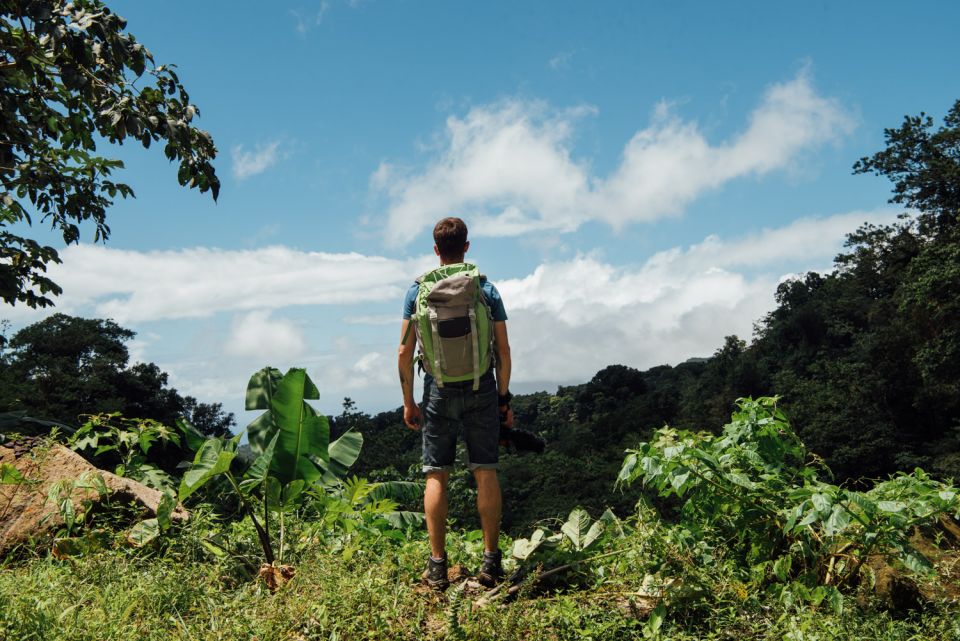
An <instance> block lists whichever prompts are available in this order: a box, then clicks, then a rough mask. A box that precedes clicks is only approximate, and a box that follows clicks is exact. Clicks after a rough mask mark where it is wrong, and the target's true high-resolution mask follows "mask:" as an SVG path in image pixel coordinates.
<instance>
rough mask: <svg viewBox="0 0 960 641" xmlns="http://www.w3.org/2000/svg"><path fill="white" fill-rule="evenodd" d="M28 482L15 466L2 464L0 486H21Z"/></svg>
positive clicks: (0, 465) (0, 466)
mask: <svg viewBox="0 0 960 641" xmlns="http://www.w3.org/2000/svg"><path fill="white" fill-rule="evenodd" d="M26 480H27V479H26V478H25V477H24V476H23V474H21V473H20V470H18V469H17V468H15V467H14V466H12V465H10V464H9V463H2V464H0V485H19V484H20V483H24V482H26Z"/></svg>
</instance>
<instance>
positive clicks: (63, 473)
mask: <svg viewBox="0 0 960 641" xmlns="http://www.w3.org/2000/svg"><path fill="white" fill-rule="evenodd" d="M38 443H40V442H31V443H30V445H31V446H35V445H37V444H38ZM14 445H15V447H6V446H0V463H6V464H10V465H13V466H14V467H15V468H16V469H17V470H18V471H19V472H20V473H21V474H22V475H23V476H24V477H26V479H27V482H25V483H20V484H18V485H0V556H2V555H4V554H5V553H6V552H7V551H9V550H10V549H12V548H13V547H15V546H17V545H20V544H22V543H26V542H28V541H31V540H33V541H36V540H43V539H49V538H52V537H53V535H54V534H56V532H57V530H58V529H59V528H61V527H62V526H63V519H62V518H61V516H60V511H59V510H58V509H57V507H56V506H55V505H53V504H52V503H51V502H49V501H48V500H47V494H48V492H49V491H50V487H51V486H52V485H53V484H54V483H57V482H59V481H63V480H67V479H69V480H74V479H77V478H78V477H80V476H81V475H82V474H84V473H87V474H90V475H92V474H99V475H100V476H101V477H102V478H103V480H104V484H105V485H106V487H107V492H108V495H109V496H110V499H111V501H118V500H119V501H123V502H127V503H132V504H134V505H139V506H141V507H142V508H143V510H144V512H145V516H153V515H155V514H156V511H157V506H158V504H159V503H160V497H161V496H162V494H161V492H160V491H158V490H154V489H152V488H149V487H147V486H145V485H143V484H142V483H138V482H137V481H134V480H132V479H127V478H123V477H121V476H117V475H116V474H111V473H110V472H106V471H104V470H100V469H98V468H96V467H95V466H93V465H91V464H90V463H88V462H87V461H86V460H85V459H84V458H83V457H81V456H80V455H79V454H77V453H76V452H74V451H73V450H70V449H68V448H66V447H64V446H63V445H60V444H53V445H51V446H50V448H49V449H46V450H43V449H42V448H40V447H33V449H31V450H28V449H25V448H24V447H23V444H22V443H19V442H18V443H16V444H14ZM103 498H106V497H103ZM85 499H89V500H91V501H93V502H94V503H98V502H99V501H100V500H101V497H99V496H98V494H97V492H96V491H95V490H80V489H78V490H76V491H75V492H74V494H73V504H74V508H75V509H76V510H78V511H79V510H80V509H81V504H82V502H83V501H84V500H85ZM172 518H173V519H174V520H176V521H185V520H186V519H187V518H189V513H188V512H187V511H186V510H185V509H183V507H182V506H179V505H178V506H177V509H176V510H175V511H174V512H173V514H172Z"/></svg>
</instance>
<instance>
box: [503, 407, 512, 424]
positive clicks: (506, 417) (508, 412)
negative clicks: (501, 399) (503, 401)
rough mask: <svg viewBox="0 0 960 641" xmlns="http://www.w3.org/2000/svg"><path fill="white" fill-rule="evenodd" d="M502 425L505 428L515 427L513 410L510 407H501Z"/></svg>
mask: <svg viewBox="0 0 960 641" xmlns="http://www.w3.org/2000/svg"><path fill="white" fill-rule="evenodd" d="M500 425H503V426H504V427H508V428H509V427H513V410H512V409H510V406H509V405H501V406H500Z"/></svg>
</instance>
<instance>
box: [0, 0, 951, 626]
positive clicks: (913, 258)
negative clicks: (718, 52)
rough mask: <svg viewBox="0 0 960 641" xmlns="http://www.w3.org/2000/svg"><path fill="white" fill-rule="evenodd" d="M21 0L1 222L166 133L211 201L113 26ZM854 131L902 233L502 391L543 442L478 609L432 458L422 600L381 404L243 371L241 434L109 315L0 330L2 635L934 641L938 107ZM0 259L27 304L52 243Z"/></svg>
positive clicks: (151, 72)
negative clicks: (438, 585)
mask: <svg viewBox="0 0 960 641" xmlns="http://www.w3.org/2000/svg"><path fill="white" fill-rule="evenodd" d="M21 5H23V3H5V4H3V5H2V7H0V11H2V13H3V16H4V17H5V20H3V21H2V22H0V42H2V44H3V47H4V52H13V53H11V54H10V60H12V61H13V62H10V61H8V62H3V61H0V77H2V78H3V79H4V85H3V89H2V91H0V110H2V113H4V116H5V119H4V121H3V123H0V125H2V127H3V133H4V134H5V136H6V138H5V139H4V140H7V141H9V142H4V141H0V160H2V161H3V162H4V163H7V164H8V165H9V166H7V165H4V168H3V170H2V171H0V181H2V183H3V189H4V193H3V196H4V198H3V201H2V207H3V209H2V212H0V213H2V215H3V218H2V221H3V223H4V225H6V224H7V223H8V222H25V223H29V222H30V215H31V212H34V213H37V212H46V213H47V214H49V215H48V216H47V218H50V217H52V220H53V224H54V227H55V229H57V230H58V231H60V232H61V233H62V234H63V237H64V241H65V242H66V243H67V244H68V245H69V244H70V243H75V242H77V238H78V226H79V225H80V224H83V223H85V222H86V223H90V222H92V223H93V224H94V225H95V226H96V227H97V233H98V236H99V235H101V234H102V235H103V236H104V237H106V236H107V235H108V234H109V227H108V226H107V224H106V212H107V208H108V206H109V205H111V204H112V199H113V198H115V197H116V196H117V195H120V196H121V197H126V196H128V195H130V194H132V192H130V194H128V193H127V192H128V191H130V189H129V188H128V187H127V186H126V185H122V184H119V183H114V182H111V181H110V179H109V176H110V173H111V171H112V170H113V169H115V168H117V167H118V166H119V165H117V164H116V162H114V161H111V160H109V159H105V158H102V157H99V156H97V155H95V153H94V151H95V148H96V144H95V142H94V138H95V136H99V138H100V139H103V140H109V141H111V142H120V141H122V140H124V139H130V140H132V141H135V142H139V143H140V144H142V145H143V146H144V147H147V148H149V147H150V145H151V144H152V143H159V144H162V145H164V154H165V155H166V157H167V158H168V159H169V160H171V161H173V162H177V163H178V164H179V172H178V176H177V180H178V182H179V183H180V184H181V185H183V186H186V187H189V188H196V189H198V190H199V191H200V192H210V193H211V195H212V196H214V198H216V197H217V195H218V193H219V189H220V182H219V179H218V178H217V177H216V174H215V172H214V170H213V166H212V164H211V161H212V160H213V158H214V156H215V155H216V150H215V147H214V146H213V144H212V140H211V139H210V137H209V135H208V134H207V133H206V132H203V131H201V130H199V129H197V128H196V127H195V125H194V124H192V122H193V118H194V116H195V113H196V109H195V107H194V106H193V105H192V103H190V102H189V96H188V95H187V94H186V91H185V89H184V88H183V86H182V85H181V84H180V81H179V78H178V77H177V75H176V73H175V72H174V71H173V70H172V69H171V68H170V67H164V66H163V65H155V64H154V61H153V57H152V54H150V53H149V52H148V51H146V50H145V49H144V48H143V47H142V46H141V45H139V43H137V42H136V41H135V40H134V39H133V38H132V37H131V36H129V35H128V34H126V33H125V31H124V29H125V26H126V25H125V22H124V21H122V19H120V18H119V17H117V16H116V15H115V14H112V13H110V12H109V10H105V8H104V7H103V6H102V4H100V3H98V2H91V3H85V2H81V3H76V4H74V3H70V4H64V3H61V2H46V3H45V2H32V3H28V4H27V5H23V6H21ZM50 7H53V8H54V9H55V12H54V11H52V10H50ZM88 9H89V11H88ZM95 9H96V10H98V11H94V10H95ZM14 17H15V18H16V19H14ZM70 25H72V26H70ZM77 25H81V26H82V27H83V28H76V26H77ZM68 26H70V28H67V27H68ZM44 48H46V49H44ZM41 50H42V53H38V52H39V51H41ZM14 54H16V55H14ZM8 63H9V64H8ZM90 69H93V70H94V71H96V72H97V73H96V74H89V75H88V73H87V72H89V71H90ZM131 77H132V78H134V80H136V79H140V78H141V77H143V78H146V79H147V80H148V81H149V82H152V83H154V85H152V86H144V85H143V84H141V85H140V86H138V87H136V88H134V87H133V84H134V83H133V81H131ZM44 91H46V93H44ZM56 105H60V106H59V107H57V106H56ZM933 107H940V106H939V105H936V106H933ZM65 114H70V115H69V116H68V115H65ZM884 136H885V147H884V148H883V149H880V150H878V151H876V152H875V153H873V154H872V155H869V156H865V157H863V158H861V159H859V160H855V161H854V162H853V163H852V171H853V173H854V174H865V175H874V176H880V177H883V178H886V179H888V180H889V182H890V184H891V189H892V195H891V197H890V201H891V202H892V203H894V204H896V205H897V206H899V207H901V208H902V211H903V213H902V215H901V216H900V217H899V218H898V219H897V220H896V221H895V222H893V223H890V224H887V225H872V224H865V225H863V226H861V227H859V228H857V229H852V230H850V233H849V235H848V236H847V242H846V245H845V248H844V250H843V251H842V252H841V253H840V254H839V255H838V256H837V257H836V258H835V261H834V263H833V266H832V268H831V269H830V270H829V271H825V272H809V273H806V274H803V275H800V276H797V277H794V278H790V279H788V280H785V281H784V282H782V283H781V284H780V285H779V286H778V287H777V290H776V292H775V305H774V307H773V309H772V311H770V312H769V313H767V314H766V315H765V316H763V317H762V318H758V319H756V322H755V325H754V333H753V335H752V336H750V337H738V336H728V337H726V339H725V340H724V342H723V344H722V345H718V346H717V347H716V350H715V351H714V353H713V354H711V355H702V354H691V355H689V357H690V358H689V359H688V360H685V361H684V362H680V363H678V364H675V365H670V364H663V365H659V366H656V367H651V368H648V369H644V370H640V369H637V368H635V367H631V366H630V365H629V364H624V363H614V364H610V365H609V366H607V367H605V368H603V369H602V370H600V371H598V372H597V373H596V374H594V375H593V377H592V378H591V379H590V380H589V381H586V382H584V383H582V384H579V385H571V386H562V387H559V388H558V389H556V390H544V391H541V392H538V393H534V394H525V395H517V396H516V397H515V398H514V399H513V401H512V406H513V409H514V413H515V418H516V426H515V429H522V430H526V431H529V432H531V433H533V434H534V435H535V436H536V437H538V438H539V439H542V441H543V442H544V443H545V448H544V451H543V452H542V453H537V452H530V451H521V450H519V449H518V448H517V447H516V446H515V445H505V446H504V447H503V450H502V456H501V466H500V479H501V481H500V482H501V486H502V488H503V496H504V513H503V522H502V529H503V532H504V536H503V537H502V539H501V544H500V545H501V549H502V551H503V552H504V557H505V565H506V569H507V571H508V578H507V580H506V581H505V582H503V583H501V584H500V585H498V586H497V587H495V588H493V589H490V590H486V589H484V588H483V586H481V585H479V584H478V583H477V582H476V581H474V580H473V579H472V574H473V570H474V569H475V567H476V564H477V559H478V557H479V554H480V552H482V550H483V547H482V540H481V539H482V534H481V532H480V531H479V530H478V527H479V524H478V523H477V522H476V517H475V516H473V515H474V509H473V502H474V500H475V498H474V495H475V492H474V488H473V481H472V477H471V476H470V474H469V473H468V472H467V471H466V470H464V469H462V468H461V469H459V470H458V471H457V472H456V473H455V474H454V476H453V478H452V482H451V488H450V501H451V509H450V525H451V527H450V528H449V532H448V535H447V549H448V550H449V552H448V553H449V556H450V559H451V562H452V563H451V565H452V567H451V568H450V580H451V586H450V588H449V589H448V590H447V591H446V592H444V593H438V592H435V591H432V590H430V589H428V588H427V587H426V586H425V585H423V584H421V583H420V581H419V579H420V572H421V570H422V569H423V563H424V559H425V558H426V557H427V554H428V551H429V545H428V542H427V537H426V533H425V530H424V526H423V521H424V516H423V514H422V500H423V483H422V474H421V473H420V471H419V470H420V447H421V446H420V436H419V434H418V433H417V432H414V431H411V430H408V429H407V428H406V427H405V426H404V424H403V420H402V411H401V409H399V408H398V409H395V410H392V411H387V412H381V413H377V414H371V413H367V412H364V411H363V409H362V408H360V407H358V406H357V404H356V403H355V402H354V401H353V400H352V399H350V398H345V399H343V403H342V412H341V413H340V414H337V415H332V416H325V415H323V414H322V413H320V412H318V411H317V410H316V409H315V407H314V406H313V405H312V404H311V402H310V401H315V400H317V399H318V398H320V397H321V395H322V394H324V390H322V389H319V388H318V386H317V385H316V384H315V383H314V382H313V380H312V379H311V378H310V375H309V373H308V372H307V370H306V369H305V368H297V367H295V368H291V369H290V370H288V371H286V372H283V371H280V370H278V369H276V368H274V367H271V366H270V365H269V364H265V366H264V367H263V368H262V369H260V370H258V371H256V372H252V373H251V376H250V378H249V383H248V385H247V388H246V390H245V408H246V409H247V410H249V411H257V412H260V413H259V414H258V415H257V417H256V418H255V419H254V420H253V421H252V422H251V423H250V424H249V425H246V426H240V425H238V424H237V421H236V418H235V417H234V416H233V415H232V414H230V413H228V412H225V411H224V409H223V405H222V404H221V403H218V402H212V403H211V402H201V401H199V400H197V399H196V398H194V397H192V396H190V395H185V394H183V393H181V392H180V391H179V390H177V389H175V388H174V387H172V386H171V385H170V376H169V375H168V374H167V373H166V372H164V371H162V369H161V367H159V366H158V365H157V364H155V363H142V362H131V350H130V346H129V345H130V342H131V341H132V340H133V339H134V337H135V333H134V332H133V331H132V330H130V329H127V328H125V327H122V326H121V325H120V324H118V323H117V322H115V321H114V320H112V319H107V318H81V317H76V316H71V315H67V314H63V313H52V314H50V315H48V316H47V317H46V318H44V319H43V320H40V321H38V322H35V323H32V324H30V325H27V326H25V327H22V328H19V329H17V330H16V331H13V329H12V324H11V323H9V322H0V641H6V640H7V639H9V640H11V641H13V640H17V641H20V640H23V641H26V640H33V639H76V640H91V641H92V640H95V639H96V640H98V641H100V640H105V639H116V640H121V639H122V640H126V639H158V640H159V639H164V640H166V639H171V638H177V639H240V638H243V639H257V640H258V641H265V640H268V639H270V640H274V639H275V640H297V641H300V640H305V639H343V640H346V639H361V638H364V639H371V638H373V639H422V638H429V639H441V638H443V639H445V638H452V639H529V638H555V639H623V638H643V639H691V640H692V639H718V640H719V639H786V640H790V641H800V640H814V639H817V640H826V639H864V638H869V639H882V640H890V641H893V640H895V639H897V640H900V639H937V640H940V639H960V622H958V621H960V617H958V613H960V610H958V607H960V606H958V604H960V565H958V562H960V489H958V486H957V485H956V479H957V478H958V477H960V313H958V312H960V100H957V101H956V102H955V103H954V104H953V105H952V106H949V107H948V110H947V113H946V116H944V117H943V118H942V122H941V121H939V120H935V119H934V118H933V117H932V116H929V115H927V114H926V113H920V114H919V115H908V116H906V117H904V119H903V121H902V122H901V123H899V124H898V125H896V126H893V127H891V128H889V129H887V130H886V131H885V132H884ZM58 145H59V146H58ZM41 147H43V148H44V149H47V150H48V151H49V152H50V153H49V154H48V156H49V161H50V163H52V164H50V165H49V166H46V165H43V163H42V162H41V163H39V164H38V163H37V162H36V161H35V160H34V159H33V158H34V156H33V155H32V154H33V151H32V150H34V149H38V148H41ZM851 160H853V159H851ZM31 163H33V164H31ZM58 163H59V164H58ZM27 228H28V229H29V226H28V227H27ZM0 258H3V261H2V262H0V295H2V297H3V299H4V300H5V301H7V302H8V303H12V302H17V303H20V304H24V305H28V306H31V307H38V308H43V307H50V306H55V300H54V299H55V298H56V296H57V295H58V294H59V293H60V292H61V289H60V286H59V285H58V284H57V283H55V282H53V280H51V279H50V278H49V277H48V275H47V270H46V267H47V265H48V264H53V263H56V262H58V261H59V260H60V259H59V257H58V254H57V252H56V251H55V250H53V249H52V248H50V247H44V246H41V245H40V244H38V243H37V242H36V241H34V240H33V239H31V238H28V237H26V236H17V235H14V234H12V233H8V232H7V231H2V232H0ZM237 392H238V393H239V392H241V390H237ZM28 526H29V527H28Z"/></svg>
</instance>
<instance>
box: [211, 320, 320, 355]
mask: <svg viewBox="0 0 960 641" xmlns="http://www.w3.org/2000/svg"><path fill="white" fill-rule="evenodd" d="M305 346H306V341H305V340H304V337H303V332H302V331H301V330H300V328H299V327H297V326H296V325H295V324H294V323H293V322H291V321H289V320H285V319H275V318H271V314H270V312H269V311H266V310H256V311H253V312H250V313H249V314H244V315H242V316H239V317H237V318H235V319H234V321H233V325H232V327H231V329H230V336H229V338H228V339H227V343H226V346H225V351H226V353H227V354H231V355H234V356H247V357H250V358H255V359H259V360H260V361H263V362H272V361H274V360H277V359H280V360H286V359H291V358H296V357H297V356H299V355H300V354H301V353H303V351H304V348H305Z"/></svg>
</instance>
